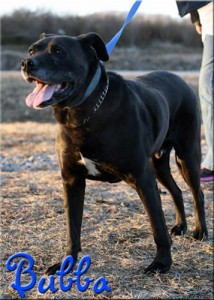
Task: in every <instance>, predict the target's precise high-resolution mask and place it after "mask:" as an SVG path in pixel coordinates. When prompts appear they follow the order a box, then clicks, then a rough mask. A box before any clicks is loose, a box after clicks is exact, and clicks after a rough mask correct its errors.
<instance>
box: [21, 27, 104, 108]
mask: <svg viewBox="0 0 214 300" xmlns="http://www.w3.org/2000/svg"><path fill="white" fill-rule="evenodd" d="M108 59H109V57H108V53H107V51H106V47H105V44H104V42H103V40H102V39H101V37H100V36H99V35H98V34H96V33H88V34H85V35H80V36H78V37H70V36H65V35H52V34H48V35H46V34H42V35H41V37H40V39H39V40H38V41H37V42H35V43H34V44H33V45H31V46H30V48H29V51H28V57H27V58H26V59H24V60H22V62H21V72H22V76H23V77H24V79H25V80H26V81H28V82H35V84H36V87H35V89H34V90H33V92H32V93H31V94H30V95H28V97H27V98H26V103H27V105H28V106H30V107H34V108H43V107H47V106H49V105H56V104H58V103H59V102H61V101H63V100H66V99H72V97H75V96H76V95H78V93H81V92H82V91H83V90H84V88H85V84H86V82H87V78H88V76H89V74H90V73H91V72H92V73H93V71H94V70H96V68H97V65H98V64H99V61H100V60H102V61H107V60H108Z"/></svg>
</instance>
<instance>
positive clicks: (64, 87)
mask: <svg viewBox="0 0 214 300" xmlns="http://www.w3.org/2000/svg"><path fill="white" fill-rule="evenodd" d="M28 81H31V82H32V81H34V82H35V84H36V87H35V88H34V90H33V91H32V92H31V93H30V94H29V95H28V96H27V98H26V100H25V101H26V104H27V106H29V107H33V108H43V107H46V106H49V105H54V104H56V103H58V102H60V101H62V100H64V99H66V98H67V97H68V96H69V94H70V93H71V91H72V90H73V89H74V83H71V82H62V83H58V84H48V83H44V82H41V81H39V80H36V79H32V78H28Z"/></svg>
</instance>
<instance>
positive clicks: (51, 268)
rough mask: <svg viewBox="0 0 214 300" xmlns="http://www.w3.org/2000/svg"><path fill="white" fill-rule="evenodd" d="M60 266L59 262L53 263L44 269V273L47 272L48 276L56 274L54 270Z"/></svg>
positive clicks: (57, 269)
mask: <svg viewBox="0 0 214 300" xmlns="http://www.w3.org/2000/svg"><path fill="white" fill-rule="evenodd" d="M60 268H61V263H57V264H54V265H53V266H50V267H49V268H48V269H47V270H46V272H45V274H47V275H48V276H49V275H54V274H56V271H59V270H60Z"/></svg>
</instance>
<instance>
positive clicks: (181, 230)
mask: <svg viewBox="0 0 214 300" xmlns="http://www.w3.org/2000/svg"><path fill="white" fill-rule="evenodd" d="M186 231H187V226H185V225H183V224H176V225H175V226H173V227H172V228H171V230H170V234H171V235H184V234H185V233H186Z"/></svg>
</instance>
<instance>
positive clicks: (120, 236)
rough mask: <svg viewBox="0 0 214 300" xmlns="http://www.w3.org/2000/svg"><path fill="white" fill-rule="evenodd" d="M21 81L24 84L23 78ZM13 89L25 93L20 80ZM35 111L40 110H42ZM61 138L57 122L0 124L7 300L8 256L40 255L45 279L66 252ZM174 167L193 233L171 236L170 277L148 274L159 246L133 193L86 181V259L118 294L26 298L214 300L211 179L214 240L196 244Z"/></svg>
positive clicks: (165, 198)
mask: <svg viewBox="0 0 214 300" xmlns="http://www.w3.org/2000/svg"><path fill="white" fill-rule="evenodd" d="M14 76H15V75H14ZM13 80H15V77H13ZM15 82H16V83H19V81H18V80H16V81H15ZM5 85H6V83H5ZM15 91H17V92H19V93H20V94H21V91H20V86H19V85H17V90H15ZM22 92H23V93H24V92H25V91H22ZM20 96H21V95H20ZM10 97H11V96H10ZM23 97H24V96H23ZM8 101H9V103H10V104H11V105H13V106H12V107H13V108H14V110H16V108H17V103H16V102H15V101H14V99H11V98H9V99H8ZM2 113H3V114H4V113H6V112H5V111H2ZM33 113H34V114H37V112H36V111H33ZM43 113H46V111H43ZM55 135H56V125H55V124H50V123H39V122H16V123H11V122H9V123H4V124H2V159H1V162H2V173H1V175H2V180H1V196H2V201H1V254H2V255H1V294H2V299H7V298H8V299H11V298H14V299H15V298H17V293H16V292H15V291H14V290H13V289H12V288H11V287H10V284H11V283H12V281H13V280H14V273H13V272H7V271H6V269H5V262H6V260H7V259H8V257H9V256H10V255H12V254H14V253H15V252H18V251H23V252H28V253H29V254H31V255H32V256H33V257H34V259H35V272H36V274H37V276H38V278H40V277H41V276H42V275H43V272H44V270H45V269H46V268H47V267H48V266H49V265H50V264H51V263H54V262H56V261H57V260H59V259H61V256H62V254H63V249H64V247H65V218H64V209H63V205H62V199H61V196H62V185H61V178H60V172H59V168H58V164H57V159H56V155H55V150H54V140H55ZM202 145H203V153H204V152H205V151H206V145H205V142H204V140H203V136H202ZM172 172H173V175H174V177H175V178H176V181H177V182H178V183H179V186H180V187H181V189H182V190H183V194H184V199H185V208H186V214H187V219H188V224H189V230H188V232H187V234H186V235H185V236H182V237H173V246H172V256H173V265H172V268H171V270H170V271H169V272H168V273H167V274H164V275H160V274H156V275H154V276H152V275H150V276H148V275H144V274H143V269H144V268H145V267H146V266H148V264H149V263H150V262H151V260H152V259H153V256H154V253H155V246H154V242H153V237H152V235H151V231H150V225H149V222H148V218H147V215H146V214H145V212H144V208H143V206H142V204H141V201H140V199H139V198H138V196H137V194H136V193H135V191H134V190H132V189H131V188H129V187H128V186H127V185H126V184H125V183H119V184H104V183H97V182H93V181H88V182H87V190H86V199H85V210H84V220H83V230H82V249H83V250H82V253H80V257H82V256H84V255H90V257H91V259H92V265H91V268H90V270H89V272H88V273H87V275H88V276H90V277H93V278H98V277H99V276H104V277H106V278H107V280H108V282H109V285H110V287H111V289H112V292H111V293H103V294H101V295H96V294H94V293H93V291H92V290H91V289H90V290H88V291H87V292H85V293H80V292H78V291H77V290H76V288H75V287H73V288H72V289H71V290H70V291H69V292H67V293H63V292H61V291H59V292H57V293H56V294H52V293H50V292H48V293H46V294H45V295H42V294H40V293H39V292H37V290H36V288H34V289H33V290H32V291H29V292H27V299H68V298H69V299H74V298H79V299H83V298H85V299H89V298H95V299H119V298H120V299H212V298H213V282H212V280H213V247H212V242H213V191H212V190H211V189H210V188H211V184H208V183H206V184H203V186H202V187H203V189H204V193H205V199H206V200H205V209H206V216H207V224H208V230H209V236H210V239H209V241H206V242H200V241H195V240H193V239H192V238H191V237H190V235H191V231H192V229H193V227H194V218H193V204H192V196H191V193H190V191H189V189H188V188H187V186H186V184H185V183H184V182H183V180H182V179H181V177H180V175H179V173H178V171H177V169H176V167H175V164H174V161H173V160H172ZM160 188H161V190H162V192H163V193H162V195H161V197H162V202H163V209H164V212H165V217H166V222H167V226H168V227H169V228H170V227H172V226H173V225H174V220H175V216H174V208H173V204H172V201H171V199H170V196H169V194H168V192H166V191H165V190H164V188H163V187H161V186H160Z"/></svg>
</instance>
